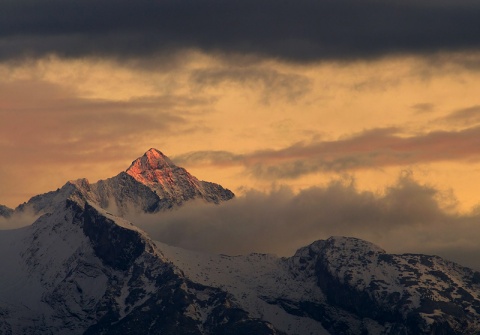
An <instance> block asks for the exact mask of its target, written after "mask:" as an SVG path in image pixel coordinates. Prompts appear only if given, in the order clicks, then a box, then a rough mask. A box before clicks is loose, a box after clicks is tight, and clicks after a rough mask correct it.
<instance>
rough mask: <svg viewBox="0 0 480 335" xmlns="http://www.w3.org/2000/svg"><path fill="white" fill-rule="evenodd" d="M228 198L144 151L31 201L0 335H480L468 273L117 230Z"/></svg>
mask: <svg viewBox="0 0 480 335" xmlns="http://www.w3.org/2000/svg"><path fill="white" fill-rule="evenodd" d="M155 196H156V198H155ZM232 196H233V194H232V193H231V192H229V191H228V190H225V189H223V188H222V187H221V186H219V185H216V184H211V183H205V182H200V181H198V180H197V179H196V178H194V177H192V176H191V175H190V174H189V173H188V172H186V171H185V170H184V169H182V168H178V167H176V166H175V165H174V164H173V163H172V162H171V161H170V160H169V159H168V158H166V157H165V156H164V155H163V154H161V153H160V152H159V151H157V150H154V149H151V150H149V151H148V152H147V153H146V154H145V155H144V156H143V157H141V158H139V159H137V160H136V161H134V162H133V163H132V165H131V166H130V168H129V169H128V170H127V171H126V172H123V173H120V174H119V175H117V176H116V177H113V178H110V179H107V180H105V181H100V182H98V183H95V184H89V183H88V181H86V180H85V179H80V180H78V181H75V182H69V183H67V184H66V185H65V186H64V187H62V188H61V189H59V190H57V191H54V192H50V193H47V194H44V195H40V196H37V197H34V198H32V199H31V200H30V201H29V202H28V203H26V204H24V205H22V206H19V208H17V209H16V211H18V212H22V211H33V212H35V213H38V215H39V217H38V219H37V220H35V222H34V223H33V224H32V225H30V226H27V227H24V228H21V229H16V230H3V231H0V334H41V335H43V334H120V335H121V334H212V335H216V334H237V335H241V334H258V335H262V334H289V335H295V334H297V335H308V334H312V335H313V334H315V335H323V334H325V335H326V334H332V335H337V334H338V335H340V334H341V335H344V334H358V335H367V334H371V335H405V334H412V335H414V334H415V335H417V334H419V335H421V334H425V335H426V334H430V335H434V334H435V335H436V334H467V335H469V334H470V335H473V334H479V333H480V273H478V272H474V271H473V270H471V269H468V268H465V267H462V266H460V265H458V264H455V263H452V262H449V261H446V260H444V259H442V258H440V257H436V256H427V255H413V254H404V255H393V254H388V253H386V252H385V251H384V250H382V249H381V248H379V247H377V246H375V245H373V244H371V243H369V242H366V241H362V240H359V239H356V238H351V237H331V238H329V239H327V240H320V241H316V242H314V243H312V244H311V245H309V246H306V247H304V248H301V249H299V250H298V251H297V252H296V253H295V255H293V256H292V257H289V258H279V257H276V256H274V255H266V254H250V255H245V256H226V255H212V254H206V253H199V252H194V251H188V250H184V249H181V248H177V247H173V246H168V245H165V244H163V243H160V242H155V241H152V240H151V239H150V238H149V236H148V235H147V234H146V233H144V232H143V231H141V230H140V229H138V228H137V227H136V226H135V225H134V222H133V223H131V222H128V221H127V220H126V219H125V218H124V217H122V215H124V214H125V213H127V212H130V213H131V211H146V212H155V211H160V210H162V209H164V208H169V207H172V206H179V205H181V204H182V203H183V202H184V201H187V200H189V199H194V198H201V199H205V200H206V201H207V202H213V203H216V202H219V201H222V200H228V199H229V198H231V197H232ZM162 199H163V202H162ZM167 204H168V205H167ZM112 208H113V209H115V211H112ZM180 210H181V209H180ZM112 213H114V214H112ZM14 218H15V215H13V216H12V220H13V219H14Z"/></svg>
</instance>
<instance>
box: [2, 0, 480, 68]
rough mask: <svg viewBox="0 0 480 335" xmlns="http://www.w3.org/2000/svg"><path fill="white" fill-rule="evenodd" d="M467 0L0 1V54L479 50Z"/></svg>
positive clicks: (475, 13)
mask: <svg viewBox="0 0 480 335" xmlns="http://www.w3.org/2000/svg"><path fill="white" fill-rule="evenodd" d="M479 17H480V3H479V2H478V1H472V0H455V1H453V0H439V1H431V0H422V1H419V0H401V1H400V0H392V1H379V0H363V1H358V0H335V1H333V0H296V1H282V0H280V1H278V0H275V1H274V0H138V1H129V0H128V1H127V0H115V1H114V0H83V1H64V0H45V1H37V0H5V1H2V3H1V4H0V58H2V59H16V58H18V57H19V56H33V57H38V56H42V55H45V54H49V53H55V54H58V55H60V56H70V57H80V56H108V57H114V58H125V57H127V58H128V57H144V56H152V55H160V54H166V53H171V52H176V51H180V50H183V49H191V48H194V49H201V50H204V51H207V52H210V51H215V52H220V53H228V54H230V53H232V54H252V55H258V56H262V57H263V56H268V57H274V58H281V59H286V60H293V61H315V60H324V59H358V58H372V57H378V56H383V55H390V54H404V53H422V54H423V53H432V52H437V51H459V50H478V49H479V47H480V25H479V24H478V18H479Z"/></svg>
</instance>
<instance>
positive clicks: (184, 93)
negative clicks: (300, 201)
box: [0, 51, 480, 211]
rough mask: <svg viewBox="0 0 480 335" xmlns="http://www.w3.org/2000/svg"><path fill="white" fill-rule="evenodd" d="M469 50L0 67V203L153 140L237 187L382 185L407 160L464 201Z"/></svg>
mask: <svg viewBox="0 0 480 335" xmlns="http://www.w3.org/2000/svg"><path fill="white" fill-rule="evenodd" d="M472 57H476V55H475V54H469V53H457V54H438V55H436V56H435V57H433V56H431V57H420V56H419V57H386V58H384V59H378V60H375V61H373V60H371V61H350V62H325V61H324V62H318V63H308V64H307V65H298V64H292V63H288V62H281V61H278V60H277V61H276V60H257V61H254V62H239V61H238V60H229V59H226V58H225V57H218V56H215V54H206V53H201V52H198V51H189V52H184V54H183V55H182V57H179V58H178V59H179V60H177V61H176V62H175V63H168V64H162V63H161V62H159V63H156V64H155V65H154V66H149V67H148V68H147V67H144V66H141V65H138V64H133V63H128V62H127V63H126V62H115V61H113V60H105V59H99V58H92V57H90V58H88V57H86V58H79V59H62V58H58V57H54V56H48V57H43V58H40V59H37V60H32V61H28V62H16V63H11V62H7V63H1V64H0V78H1V79H0V117H1V122H0V159H1V161H2V165H1V167H0V185H2V187H1V188H0V204H5V205H8V206H11V207H14V206H16V205H18V204H19V203H21V202H23V201H27V200H28V199H29V197H31V196H33V195H35V194H38V193H41V192H46V191H49V190H52V189H56V188H57V187H60V186H62V185H63V184H64V183H65V182H66V180H69V179H76V178H80V177H86V178H88V179H89V180H90V181H92V182H94V181H96V180H98V179H102V178H107V177H110V176H113V175H115V174H117V173H118V172H120V171H122V170H124V169H126V168H127V167H128V165H129V163H130V162H131V161H132V160H133V159H135V158H137V157H138V156H140V155H141V154H142V153H143V152H144V151H146V150H147V149H149V148H150V147H155V148H158V149H160V150H162V151H163V152H164V153H165V154H166V155H168V156H169V157H171V158H173V160H174V161H177V162H178V163H179V165H182V166H184V167H185V168H187V169H188V170H189V171H191V172H192V174H194V175H196V176H197V177H199V178H200V179H205V180H210V181H214V182H218V183H220V184H222V185H224V186H225V187H228V188H230V189H232V190H233V191H234V192H236V193H238V194H242V192H243V191H244V190H245V189H249V188H256V189H260V190H268V189H270V188H271V187H272V185H282V184H285V185H289V186H291V187H292V188H293V189H295V190H300V189H304V188H308V187H310V186H313V185H322V184H324V183H326V182H327V181H328V180H331V179H332V178H344V177H345V176H349V177H354V178H356V181H357V185H358V186H359V187H360V188H361V189H368V190H373V191H375V192H382V191H383V190H384V188H385V187H386V186H387V185H389V184H391V183H393V182H394V181H395V180H396V179H397V178H398V176H399V174H400V173H401V172H402V171H405V170H408V171H411V172H413V175H414V178H415V179H416V180H419V181H420V182H426V183H428V184H430V185H432V186H434V187H436V188H438V189H439V190H442V191H445V192H447V193H448V192H451V191H453V194H454V195H455V196H456V198H457V200H458V208H459V209H460V210H463V211H466V210H469V209H471V208H472V207H473V206H475V205H476V204H478V203H479V202H480V197H479V196H477V194H476V187H475V184H476V183H477V182H479V181H480V174H479V173H478V170H479V167H480V165H479V164H478V159H479V158H480V149H479V148H480V145H479V144H480V143H478V142H479V141H480V140H477V139H480V137H479V136H480V128H479V125H480V101H479V98H478V92H479V90H480V71H478V70H477V69H472V68H468V67H466V66H464V65H463V63H462V61H458V60H459V59H460V60H464V59H469V58H472ZM152 69H154V70H152Z"/></svg>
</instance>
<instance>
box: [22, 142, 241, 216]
mask: <svg viewBox="0 0 480 335" xmlns="http://www.w3.org/2000/svg"><path fill="white" fill-rule="evenodd" d="M74 193H81V194H82V195H83V196H85V197H86V198H87V199H88V200H90V201H92V202H94V203H96V204H97V205H99V206H100V207H101V208H104V209H108V211H109V212H112V213H116V214H119V215H124V214H126V213H129V212H147V213H152V212H158V211H162V210H165V209H170V208H173V207H177V206H180V205H182V204H183V203H184V202H186V201H189V200H193V199H203V200H204V201H206V202H212V203H216V204H218V203H220V202H222V201H226V200H230V199H232V198H233V197H234V194H233V193H232V192H231V191H230V190H228V189H225V188H223V187H222V186H220V185H218V184H215V183H210V182H206V181H200V180H198V179H197V178H196V177H194V176H192V175H191V174H190V173H188V172H187V171H186V170H185V169H184V168H182V167H178V166H176V165H175V164H174V163H173V162H172V161H171V160H170V159H169V158H168V157H167V156H165V155H164V154H163V153H162V152H160V151H158V150H157V149H153V148H152V149H150V150H148V151H147V152H146V153H145V154H144V155H143V156H142V157H140V158H138V159H136V160H135V161H133V162H132V164H131V165H130V167H129V168H128V169H127V170H126V171H125V172H121V173H119V174H118V175H117V176H115V177H113V178H109V179H106V180H100V181H98V182H96V183H94V184H90V183H89V181H88V180H87V179H78V180H75V181H69V182H67V184H65V185H64V186H63V187H62V188H60V189H58V190H56V191H53V192H48V193H45V194H41V195H38V196H35V197H33V198H31V199H30V200H29V201H28V202H27V203H24V204H22V205H20V206H18V207H17V208H16V211H19V212H32V213H48V212H50V211H51V210H52V209H53V208H54V206H55V204H57V203H58V202H59V201H60V202H62V201H63V200H64V199H65V198H66V197H68V196H70V195H72V194H74Z"/></svg>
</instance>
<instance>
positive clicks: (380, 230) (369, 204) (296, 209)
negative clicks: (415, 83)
mask: <svg viewBox="0 0 480 335" xmlns="http://www.w3.org/2000/svg"><path fill="white" fill-rule="evenodd" d="M444 196H445V194H443V193H441V192H440V191H438V190H436V189H435V188H433V187H431V186H428V185H421V184H419V183H417V182H416V181H415V180H414V179H412V177H411V176H410V175H408V174H405V175H403V176H402V177H400V178H399V180H398V182H397V183H396V185H393V186H391V187H389V188H387V189H386V190H385V192H384V193H383V194H381V195H379V194H375V193H372V192H366V191H359V190H358V189H357V188H356V187H355V185H354V183H353V182H344V181H335V182H331V183H330V184H329V185H328V186H325V187H312V188H309V189H306V190H303V191H301V192H300V193H298V194H294V193H293V192H292V191H291V190H290V189H288V188H278V189H276V190H273V191H271V192H270V193H261V192H258V191H250V192H247V193H246V194H245V195H244V196H241V197H238V198H236V199H233V200H231V201H229V202H227V203H224V204H222V205H219V206H206V205H204V204H201V203H193V204H188V205H185V206H184V207H182V208H180V209H178V210H175V211H171V212H167V213H160V214H156V215H141V216H137V217H132V218H130V219H131V220H132V221H133V222H134V223H135V224H136V225H138V226H139V227H141V228H142V229H144V230H145V231H147V232H148V233H149V234H150V236H151V237H152V238H153V239H155V240H158V241H161V242H165V243H168V244H171V245H176V246H179V247H183V248H189V249H195V250H201V251H207V252H215V253H225V254H231V255H235V254H245V253H250V252H266V253H276V254H278V255H282V256H289V255H292V254H293V253H294V251H295V250H296V249H297V248H299V247H301V246H304V245H307V244H309V243H311V242H313V241H315V240H318V239H325V238H328V237H329V236H332V235H344V236H355V237H359V238H363V239H366V240H368V241H371V242H374V243H376V244H378V245H379V246H381V247H383V248H384V249H386V250H387V252H397V253H399V252H413V253H428V254H438V255H440V256H443V257H446V258H448V259H451V260H454V261H457V262H459V263H461V264H463V265H466V266H470V267H474V268H476V269H480V256H479V255H480V246H479V245H478V240H479V238H480V213H476V212H472V213H470V214H459V213H456V212H455V211H454V199H452V198H450V199H449V200H447V202H445V197H444Z"/></svg>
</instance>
